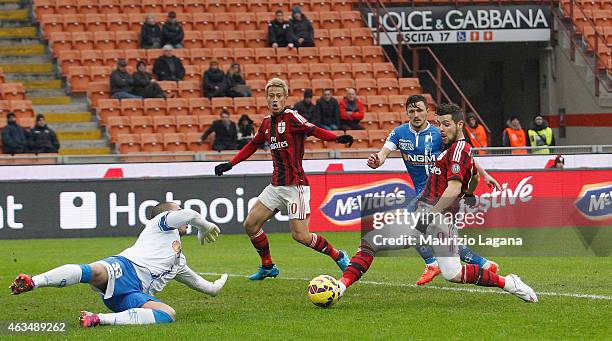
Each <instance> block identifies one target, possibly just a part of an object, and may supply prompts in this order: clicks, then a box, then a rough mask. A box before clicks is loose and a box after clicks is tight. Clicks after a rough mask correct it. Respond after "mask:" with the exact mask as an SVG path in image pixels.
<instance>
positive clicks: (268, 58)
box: [255, 48, 276, 64]
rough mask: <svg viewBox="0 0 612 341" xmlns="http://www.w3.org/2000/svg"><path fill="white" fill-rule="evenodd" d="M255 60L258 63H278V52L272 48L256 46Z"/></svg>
mask: <svg viewBox="0 0 612 341" xmlns="http://www.w3.org/2000/svg"><path fill="white" fill-rule="evenodd" d="M255 60H256V62H257V64H276V53H275V52H274V49H270V48H256V49H255Z"/></svg>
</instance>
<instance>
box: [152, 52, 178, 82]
mask: <svg viewBox="0 0 612 341" xmlns="http://www.w3.org/2000/svg"><path fill="white" fill-rule="evenodd" d="M172 50H174V48H173V47H172V45H164V54H163V55H161V56H160V57H159V58H157V59H156V60H155V63H154V64H153V73H154V74H155V76H157V80H159V81H182V80H183V77H185V67H183V63H182V62H181V60H180V59H179V58H178V57H177V56H175V55H174V54H173V52H172Z"/></svg>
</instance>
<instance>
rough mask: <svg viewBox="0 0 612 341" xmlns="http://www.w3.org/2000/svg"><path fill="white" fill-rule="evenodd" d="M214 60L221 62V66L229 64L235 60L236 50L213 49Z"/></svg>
mask: <svg viewBox="0 0 612 341" xmlns="http://www.w3.org/2000/svg"><path fill="white" fill-rule="evenodd" d="M212 55H213V58H214V59H216V60H218V61H219V64H229V63H231V62H232V60H233V59H234V50H233V49H231V48H225V47H224V48H215V49H212Z"/></svg>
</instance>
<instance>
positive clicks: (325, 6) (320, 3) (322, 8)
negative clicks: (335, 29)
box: [309, 0, 338, 12]
mask: <svg viewBox="0 0 612 341" xmlns="http://www.w3.org/2000/svg"><path fill="white" fill-rule="evenodd" d="M309 2H310V10H311V11H313V12H327V11H330V10H332V2H331V1H325V0H309ZM333 8H334V10H336V11H337V10H338V9H337V8H336V7H333Z"/></svg>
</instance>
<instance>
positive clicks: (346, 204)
mask: <svg viewBox="0 0 612 341" xmlns="http://www.w3.org/2000/svg"><path fill="white" fill-rule="evenodd" d="M415 195H416V193H415V191H414V187H412V185H410V184H408V182H406V181H405V180H402V179H398V178H393V179H387V180H382V181H377V182H371V183H366V184H360V185H356V186H350V187H343V188H334V189H331V190H330V191H329V192H328V193H327V197H326V198H325V199H324V200H323V203H322V204H321V207H320V209H321V212H322V213H323V215H324V216H325V217H326V218H327V219H329V220H330V221H331V222H332V223H334V224H337V225H352V224H356V223H358V222H359V221H360V219H361V217H362V212H361V209H362V207H363V206H362V204H363V205H365V206H367V207H363V208H365V209H366V210H368V211H370V210H371V211H376V210H377V209H378V208H382V207H384V209H385V210H389V209H396V208H406V206H407V205H408V203H409V202H410V201H411V200H412V199H413V198H414V197H415Z"/></svg>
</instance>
